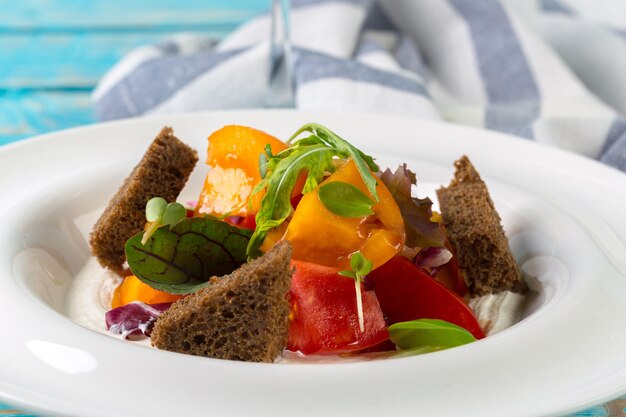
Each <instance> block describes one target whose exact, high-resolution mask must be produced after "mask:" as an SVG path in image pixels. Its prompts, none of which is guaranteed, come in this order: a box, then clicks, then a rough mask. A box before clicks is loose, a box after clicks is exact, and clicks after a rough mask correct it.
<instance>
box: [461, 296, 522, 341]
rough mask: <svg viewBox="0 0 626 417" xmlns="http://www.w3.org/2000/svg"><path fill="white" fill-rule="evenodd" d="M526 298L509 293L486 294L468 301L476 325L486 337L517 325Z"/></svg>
mask: <svg viewBox="0 0 626 417" xmlns="http://www.w3.org/2000/svg"><path fill="white" fill-rule="evenodd" d="M525 302H526V296H524V295H522V294H517V293H514V292H511V291H503V292H501V293H498V294H487V295H483V296H482V297H478V298H474V299H472V300H470V303H469V305H470V307H471V309H472V310H473V311H474V314H475V315H476V318H477V319H478V324H479V325H480V327H481V328H482V329H483V331H484V332H485V334H486V335H487V336H490V335H493V334H496V333H498V332H500V331H502V330H504V329H506V328H508V327H511V326H512V325H514V324H515V323H517V322H518V321H519V320H520V318H521V317H522V312H523V311H524V304H525Z"/></svg>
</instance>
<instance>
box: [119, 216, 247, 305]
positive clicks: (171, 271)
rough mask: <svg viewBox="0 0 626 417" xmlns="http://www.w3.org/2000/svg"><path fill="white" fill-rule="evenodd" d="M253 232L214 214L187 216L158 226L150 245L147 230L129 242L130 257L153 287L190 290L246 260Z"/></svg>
mask: <svg viewBox="0 0 626 417" xmlns="http://www.w3.org/2000/svg"><path fill="white" fill-rule="evenodd" d="M251 234H252V232H251V231H249V230H245V229H239V228H237V227H235V226H231V225H229V224H227V223H224V222H221V221H219V220H217V219H216V218H214V217H209V216H206V217H195V218H189V219H184V220H181V221H180V222H178V223H177V224H176V225H174V226H173V227H172V228H170V227H169V226H163V227H161V228H159V229H157V230H156V231H155V232H154V234H153V235H152V238H151V239H150V240H149V241H148V242H147V244H146V245H143V244H142V243H141V238H142V236H143V233H139V234H137V235H135V236H133V237H131V238H130V239H129V240H128V241H127V242H126V259H127V261H128V265H129V266H130V269H131V271H132V272H133V274H134V275H135V276H137V278H139V279H140V280H141V281H143V282H144V283H146V284H148V285H149V286H151V287H152V288H155V289H157V290H161V291H167V292H169V293H172V294H189V293H192V292H195V291H197V290H198V289H200V288H203V287H206V286H208V285H209V284H208V281H209V279H210V278H211V277H213V276H222V275H225V274H228V273H230V272H232V271H234V270H235V269H237V268H238V267H239V266H241V265H242V264H244V263H245V262H246V259H247V257H246V247H247V245H248V242H249V241H250V236H251Z"/></svg>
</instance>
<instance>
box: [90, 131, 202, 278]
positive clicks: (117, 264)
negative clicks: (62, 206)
mask: <svg viewBox="0 0 626 417" xmlns="http://www.w3.org/2000/svg"><path fill="white" fill-rule="evenodd" d="M196 162H198V154H197V153H196V151H195V150H194V149H192V148H190V147H189V146H187V145H185V144H184V143H183V142H181V141H180V140H179V139H177V138H176V137H175V136H174V133H173V131H172V129H171V128H169V127H164V128H163V129H162V130H161V132H160V133H159V134H158V136H157V137H156V139H154V141H153V142H152V144H151V145H150V147H149V148H148V150H147V151H146V153H145V154H144V156H143V158H142V159H141V161H140V162H139V164H137V166H135V168H134V169H133V171H132V172H131V173H130V175H129V176H128V178H126V180H124V183H123V184H122V186H121V187H120V188H119V190H118V191H117V193H116V194H115V195H114V196H113V198H112V199H111V201H110V202H109V205H108V206H107V208H106V209H105V210H104V212H103V213H102V215H101V216H100V218H99V219H98V221H97V222H96V224H95V226H94V228H93V230H92V232H91V235H90V238H89V243H90V245H91V251H92V253H93V254H94V256H96V258H98V262H100V265H102V266H103V267H105V268H108V269H110V270H112V271H115V272H116V273H118V274H119V275H122V274H123V272H124V268H123V265H124V262H125V260H126V259H125V254H124V245H125V244H126V241H127V240H128V239H129V238H130V237H131V236H134V235H136V234H137V233H139V232H141V231H142V230H143V228H144V225H145V223H146V217H145V207H146V203H147V202H148V200H150V199H151V198H152V197H163V198H164V199H165V200H167V201H168V202H173V201H175V200H176V198H177V197H178V194H180V192H181V190H182V189H183V187H184V186H185V183H186V182H187V179H188V178H189V175H190V174H191V171H193V169H194V167H195V165H196Z"/></svg>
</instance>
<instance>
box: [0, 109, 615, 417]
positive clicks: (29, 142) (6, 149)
mask: <svg viewBox="0 0 626 417" xmlns="http://www.w3.org/2000/svg"><path fill="white" fill-rule="evenodd" d="M250 113H255V114H259V113H261V114H284V113H286V114H293V113H297V114H305V115H313V117H318V118H324V117H326V116H329V115H332V116H333V117H335V116H336V115H337V113H333V112H306V111H298V110H269V109H263V110H257V109H251V110H229V111H217V112H215V111H208V112H193V113H179V114H173V115H151V116H147V117H141V118H130V119H124V120H118V121H110V122H105V123H96V124H93V125H89V126H81V127H75V128H72V129H67V130H62V131H58V132H52V133H48V134H45V135H38V136H34V137H32V138H28V139H24V140H21V141H17V142H12V143H9V144H7V145H3V146H1V147H0V158H2V157H3V156H4V155H5V154H6V153H10V152H14V150H15V149H17V150H18V152H19V150H20V149H22V148H27V147H30V146H36V145H37V144H38V143H40V142H43V141H49V140H50V139H54V140H61V141H63V140H67V139H63V138H64V137H65V138H67V135H68V134H76V133H79V134H85V136H87V135H89V133H90V132H91V131H96V130H99V129H102V128H105V129H106V128H108V127H110V126H114V127H118V128H119V127H124V126H132V125H135V124H137V123H138V122H139V123H143V122H146V123H150V122H154V121H158V120H164V119H172V120H173V121H172V123H175V122H176V120H177V119H184V118H188V117H189V118H197V117H204V116H207V115H211V116H219V115H220V114H227V115H228V116H233V115H243V116H241V117H242V118H245V115H246V114H250ZM315 115H316V116H315ZM348 116H349V117H354V116H358V117H367V118H371V117H373V118H376V119H379V120H381V119H384V120H388V121H389V120H391V121H393V120H407V119H408V118H406V117H400V116H390V115H378V114H361V113H359V114H350V115H348ZM408 120H410V122H411V123H416V124H423V125H436V126H439V127H441V128H444V129H452V130H457V131H458V132H459V133H462V132H463V131H468V130H470V131H473V132H474V134H480V135H486V136H493V135H495V136H499V137H501V138H502V139H506V140H514V142H515V143H527V144H528V145H529V146H532V147H537V146H539V147H542V148H543V149H547V150H549V151H547V152H548V153H552V154H553V155H559V154H562V155H566V156H567V157H568V158H573V160H576V161H578V162H580V163H583V164H591V165H589V166H593V167H594V169H598V168H599V169H600V170H602V171H604V174H606V175H609V176H613V175H614V174H618V175H619V176H620V177H621V179H622V180H625V179H626V175H624V174H623V173H622V172H620V171H619V170H617V169H615V168H613V167H610V166H607V165H604V164H602V163H600V162H598V161H595V160H592V159H589V158H586V157H584V156H581V155H577V154H575V153H572V152H569V151H566V150H562V149H556V148H551V147H547V146H545V145H541V144H538V143H535V142H532V141H528V140H525V139H522V138H517V137H514V136H511V135H508V134H503V133H500V132H493V131H487V130H483V129H478V128H475V127H468V126H461V125H455V124H451V123H443V122H438V121H426V120H418V119H415V120H413V119H408ZM522 146H526V145H522ZM554 152H556V153H554ZM0 201H1V198H0ZM246 365H250V364H246ZM305 366H309V365H305ZM341 366H344V365H341ZM1 379H2V378H0V383H2V380H1ZM618 392H619V393H622V394H625V393H626V385H625V386H624V388H622V389H620V390H618ZM0 397H1V398H3V399H5V398H7V396H6V393H5V392H3V391H0ZM613 397H614V395H613V394H610V395H607V396H605V397H604V398H602V399H596V400H594V401H593V403H590V404H589V405H593V404H597V403H601V402H603V401H606V400H607V399H610V398H613ZM10 401H11V402H12V403H17V404H18V405H20V406H21V407H23V408H24V409H31V410H35V409H36V410H37V411H36V412H38V413H41V412H44V413H47V414H51V412H52V413H54V414H56V415H66V414H65V413H61V414H57V412H55V411H54V410H50V409H44V408H39V407H36V406H33V405H32V404H28V403H21V401H19V399H17V398H11V399H10ZM583 407H584V406H583ZM577 409H579V407H576V408H572V409H570V410H566V409H561V410H560V411H558V412H554V413H553V414H554V415H559V414H561V413H563V412H571V411H575V410H577Z"/></svg>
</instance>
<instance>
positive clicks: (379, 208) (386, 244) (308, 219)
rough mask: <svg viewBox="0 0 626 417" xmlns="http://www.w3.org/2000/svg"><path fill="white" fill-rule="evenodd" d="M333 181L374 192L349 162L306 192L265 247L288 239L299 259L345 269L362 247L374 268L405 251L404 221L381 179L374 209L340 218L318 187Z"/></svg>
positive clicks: (366, 192) (266, 240)
mask: <svg viewBox="0 0 626 417" xmlns="http://www.w3.org/2000/svg"><path fill="white" fill-rule="evenodd" d="M371 175H373V174H371ZM331 181H343V182H346V183H349V184H352V185H354V186H355V187H357V188H359V189H360V190H361V191H362V192H363V193H365V195H367V196H369V197H370V198H371V197H372V195H371V194H370V193H369V191H368V190H367V187H366V186H365V183H364V182H363V179H362V178H361V175H360V173H359V171H358V169H357V166H356V164H355V163H354V162H353V161H349V162H347V163H346V164H344V165H343V166H342V167H340V168H339V169H338V170H337V171H336V172H335V173H333V174H332V175H331V176H329V177H328V178H326V179H325V180H324V181H323V182H322V183H321V184H320V185H319V186H318V187H317V188H316V189H315V190H313V191H311V192H309V193H307V194H305V195H304V196H303V197H302V200H301V201H300V203H299V204H298V206H297V207H296V210H295V211H294V213H293V217H292V218H291V220H290V222H289V224H288V225H287V227H286V228H285V227H284V226H283V225H281V226H283V227H282V228H281V227H279V228H277V229H276V230H275V231H272V232H270V233H269V234H268V236H267V237H266V239H265V241H264V243H263V246H262V247H261V250H263V251H266V250H267V249H269V247H271V246H272V245H273V244H274V243H275V242H276V241H277V240H280V239H286V240H288V241H290V242H291V244H292V246H293V258H294V259H297V260H300V261H306V262H313V263H316V264H320V265H325V266H330V267H339V268H342V269H350V255H352V254H353V253H355V252H357V251H361V253H362V254H363V255H364V256H365V257H366V258H367V259H369V260H371V261H372V262H373V264H374V268H377V267H379V266H381V265H382V264H384V263H385V262H387V261H388V260H389V259H391V258H393V257H394V256H395V255H396V254H397V253H398V252H400V250H401V249H402V247H403V245H404V241H405V238H406V233H405V229H404V221H403V220H402V215H401V214H400V209H399V208H398V205H397V204H396V202H395V200H394V199H393V197H392V196H391V194H390V193H389V190H387V187H385V185H384V184H383V183H382V181H378V183H377V186H376V190H377V193H378V198H379V201H378V202H377V203H375V204H374V205H373V206H372V211H373V212H374V214H373V215H369V216H364V217H360V218H347V217H341V216H339V215H336V214H334V213H331V212H330V211H329V210H328V209H326V207H325V206H324V204H323V203H322V202H321V200H320V199H319V197H318V190H319V187H321V186H322V185H324V184H326V183H328V182H331Z"/></svg>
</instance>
